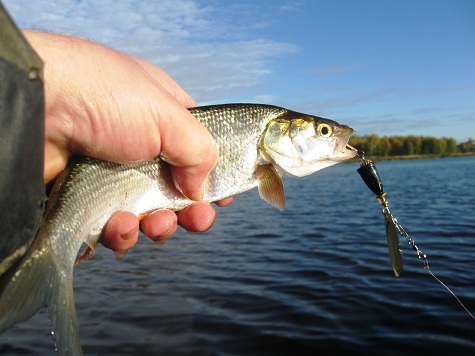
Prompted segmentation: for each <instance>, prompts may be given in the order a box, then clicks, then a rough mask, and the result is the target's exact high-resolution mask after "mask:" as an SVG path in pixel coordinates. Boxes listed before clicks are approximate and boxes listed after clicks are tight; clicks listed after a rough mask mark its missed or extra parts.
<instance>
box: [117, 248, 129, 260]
mask: <svg viewBox="0 0 475 356" xmlns="http://www.w3.org/2000/svg"><path fill="white" fill-rule="evenodd" d="M127 251H128V250H125V251H114V255H115V257H117V258H118V259H121V258H124V257H125V255H126V254H127Z"/></svg>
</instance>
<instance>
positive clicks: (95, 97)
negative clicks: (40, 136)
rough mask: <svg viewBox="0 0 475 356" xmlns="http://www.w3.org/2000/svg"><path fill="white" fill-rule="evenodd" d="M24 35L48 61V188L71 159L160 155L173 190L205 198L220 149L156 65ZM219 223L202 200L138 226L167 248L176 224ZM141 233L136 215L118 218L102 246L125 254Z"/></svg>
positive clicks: (201, 226)
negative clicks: (168, 167) (77, 156)
mask: <svg viewBox="0 0 475 356" xmlns="http://www.w3.org/2000/svg"><path fill="white" fill-rule="evenodd" d="M24 34H25V36H26V37H27V39H28V40H29V42H30V43H31V44H32V46H33V48H35V50H36V51H37V52H38V54H39V55H40V57H41V58H42V59H43V61H44V62H45V73H44V78H45V99H46V102H45V125H46V127H45V128H46V137H45V171H44V179H45V183H47V184H48V183H50V182H51V181H53V180H54V179H55V178H56V177H57V175H58V174H59V173H60V172H61V171H62V170H63V169H64V168H65V167H66V164H67V162H68V160H69V157H70V156H71V155H73V154H80V155H87V156H90V157H96V158H100V159H104V160H109V161H113V162H118V163H131V162H138V161H145V160H149V159H152V158H155V157H157V156H159V155H160V156H161V157H162V158H163V159H164V160H165V161H167V162H168V163H170V164H171V176H172V179H173V182H174V184H175V185H176V187H177V188H178V189H179V190H180V191H181V192H182V193H183V194H184V195H185V196H187V197H188V198H190V199H193V200H197V201H198V200H200V199H201V197H202V195H203V182H204V180H205V179H206V177H207V175H208V173H209V171H210V170H211V169H212V168H213V166H214V164H215V163H216V158H217V147H216V144H215V143H214V141H213V139H212V137H211V135H210V134H209V132H208V131H207V130H206V129H205V128H204V126H202V125H201V124H200V123H199V122H198V120H196V119H195V118H194V117H193V116H192V115H191V114H190V113H189V112H188V110H186V108H187V107H192V106H196V104H195V103H194V101H193V100H192V99H191V98H190V97H189V96H188V94H186V93H185V92H184V91H183V89H181V88H180V87H179V86H178V84H176V83H175V82H174V81H173V80H172V79H171V78H170V77H169V76H168V75H167V74H166V73H165V72H163V71H162V70H161V69H159V68H158V67H156V66H154V65H152V64H150V63H148V62H145V61H143V60H140V59H138V58H135V57H132V56H129V55H126V54H124V53H120V52H117V51H115V50H112V49H110V48H107V47H104V46H101V45H99V44H97V43H93V42H90V41H87V40H84V39H79V38H75V37H69V36H63V35H56V34H50V33H43V32H34V31H24ZM183 142H186V145H183ZM229 201H230V200H229V199H227V200H224V201H222V202H219V203H218V205H221V206H224V205H226V204H227V203H229ZM214 219H215V211H214V209H213V208H212V206H211V205H210V204H208V203H205V202H197V203H195V204H193V205H192V206H190V207H188V208H186V209H185V210H183V211H181V212H179V213H178V214H175V213H173V212H171V211H168V210H160V211H157V212H154V213H152V214H149V215H148V216H146V217H145V218H144V219H143V220H142V222H141V226H142V230H143V232H144V233H145V234H146V235H147V236H149V237H150V238H151V239H152V240H154V241H157V242H162V241H164V240H166V239H167V238H168V237H170V236H171V235H172V234H173V233H174V232H175V230H176V228H177V224H180V225H182V226H183V227H184V228H185V229H187V230H188V231H205V230H207V229H209V228H210V227H211V225H212V224H213V222H214ZM138 232H139V221H138V219H137V217H136V216H135V215H133V214H131V213H128V212H117V213H116V214H114V215H113V216H112V217H111V219H110V220H109V222H108V223H107V224H106V226H105V228H104V231H103V238H102V243H103V244H104V246H106V247H108V248H111V249H112V250H114V251H116V252H123V251H127V250H128V249H129V248H131V247H132V246H133V245H134V244H135V243H136V241H137V238H138Z"/></svg>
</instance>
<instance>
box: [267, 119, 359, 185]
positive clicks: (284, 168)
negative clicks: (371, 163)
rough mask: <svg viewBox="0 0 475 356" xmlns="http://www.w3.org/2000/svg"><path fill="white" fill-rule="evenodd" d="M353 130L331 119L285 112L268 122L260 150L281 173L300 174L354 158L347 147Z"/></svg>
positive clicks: (307, 173)
mask: <svg viewBox="0 0 475 356" xmlns="http://www.w3.org/2000/svg"><path fill="white" fill-rule="evenodd" d="M353 132H354V130H353V129H352V128H351V127H349V126H346V125H340V124H339V123H337V122H335V121H333V120H329V119H324V118H321V117H317V116H310V115H305V114H299V113H296V112H288V113H286V114H284V115H283V116H281V117H278V118H274V119H272V120H270V121H269V122H268V124H267V126H266V129H265V131H264V133H263V134H262V136H261V138H260V142H259V150H260V152H261V157H262V158H263V159H264V160H265V161H267V162H271V163H272V164H273V165H274V166H275V168H276V169H277V171H278V172H279V173H280V174H281V175H290V176H296V177H303V176H306V175H309V174H311V173H314V172H316V171H318V170H320V169H323V168H326V167H328V166H331V165H333V164H335V163H339V162H342V161H345V160H347V159H350V158H353V157H355V156H356V151H354V150H351V149H349V148H347V143H348V140H349V139H350V136H351V134H352V133H353Z"/></svg>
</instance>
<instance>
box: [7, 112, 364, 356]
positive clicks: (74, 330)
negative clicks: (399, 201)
mask: <svg viewBox="0 0 475 356" xmlns="http://www.w3.org/2000/svg"><path fill="white" fill-rule="evenodd" d="M189 110H190V112H191V114H192V115H194V116H195V117H196V118H197V119H198V120H199V121H200V122H201V123H202V124H203V125H204V126H205V127H206V128H207V129H208V130H209V132H210V133H211V134H212V135H213V138H214V140H215V141H216V143H217V146H218V149H219V154H218V160H217V164H216V166H215V167H214V169H213V170H212V171H211V173H210V174H209V176H208V178H207V180H206V182H205V191H204V196H203V200H204V201H207V202H214V201H217V200H221V199H224V198H227V197H230V196H234V195H236V194H239V193H242V192H244V191H247V190H249V189H252V188H255V187H257V188H258V191H259V195H260V196H261V198H262V199H264V200H265V201H267V202H268V203H269V204H271V205H273V206H275V207H277V208H278V209H280V210H283V209H284V206H285V194H284V185H283V181H282V178H283V177H284V176H291V177H303V176H306V175H309V174H311V173H314V172H316V171H318V170H321V169H323V168H326V167H329V166H331V165H333V164H336V163H339V162H342V161H345V160H347V159H350V158H353V157H354V156H355V155H356V151H355V150H354V149H350V148H348V147H347V143H348V140H349V138H350V135H351V134H352V133H353V129H352V128H350V127H349V126H346V125H341V124H338V123H337V122H335V121H332V120H329V119H325V118H321V117H318V116H312V115H307V114H302V113H298V112H295V111H291V110H287V109H284V108H281V107H278V106H272V105H263V104H223V105H211V106H203V107H196V108H191V109H189ZM192 203H193V201H192V200H190V199H188V198H186V197H185V196H183V195H182V194H181V193H180V192H179V191H178V190H177V189H176V188H175V187H174V186H173V184H172V183H171V178H170V169H169V165H168V164H167V163H166V162H165V161H163V160H162V159H160V158H156V159H153V160H149V161H147V162H142V163H133V164H118V163H113V162H107V161H102V160H99V159H95V158H91V157H78V158H77V159H75V160H74V161H72V162H71V164H70V165H68V167H67V168H66V169H65V170H64V171H63V172H62V173H61V175H60V176H59V177H58V179H57V181H56V183H55V185H54V187H53V188H52V191H51V193H50V196H49V199H48V203H47V207H46V212H45V215H44V217H43V219H42V222H41V224H40V227H39V230H38V233H37V235H36V237H35V240H34V241H33V244H32V245H31V247H30V249H29V250H28V252H27V253H26V254H25V256H23V258H22V259H21V260H20V261H19V262H18V263H17V264H16V265H15V266H14V267H13V268H11V269H10V270H9V271H8V272H7V273H6V274H5V275H4V276H2V279H1V280H0V332H2V331H4V330H6V329H7V328H9V327H11V326H12V325H14V324H16V323H18V322H20V321H23V320H26V319H28V318H30V317H31V316H32V315H34V314H35V313H36V312H37V311H38V310H39V309H41V308H43V307H46V308H47V310H48V314H49V318H50V325H51V335H52V337H53V341H54V346H55V350H56V351H57V352H58V353H59V354H61V355H62V354H70V355H81V354H82V350H81V344H80V339H79V331H78V325H77V320H76V311H75V307H74V293H73V284H72V279H73V268H74V265H75V263H76V262H77V260H76V258H77V259H78V261H83V260H86V259H88V258H90V257H92V256H93V255H94V249H95V246H96V244H97V243H98V241H99V239H100V236H101V232H102V229H103V227H104V225H105V224H106V222H107V221H108V219H109V218H110V216H111V215H112V214H113V213H114V212H116V211H118V210H124V211H130V212H133V213H134V214H136V215H137V216H144V215H145V214H147V213H150V212H152V211H154V210H157V209H171V210H174V211H180V210H182V209H183V208H185V207H187V206H189V205H190V204H192ZM83 244H86V246H87V248H86V252H84V254H82V255H80V256H79V257H78V252H79V251H80V249H81V246H82V245H83Z"/></svg>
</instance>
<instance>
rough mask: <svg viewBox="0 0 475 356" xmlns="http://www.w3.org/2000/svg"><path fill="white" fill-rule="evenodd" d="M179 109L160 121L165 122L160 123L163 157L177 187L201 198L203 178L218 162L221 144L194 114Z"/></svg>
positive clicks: (194, 198) (195, 198) (188, 196)
mask: <svg viewBox="0 0 475 356" xmlns="http://www.w3.org/2000/svg"><path fill="white" fill-rule="evenodd" d="M176 110H177V112H176V114H172V113H168V115H167V116H166V117H165V119H164V120H161V121H160V124H162V123H163V125H164V126H162V127H160V134H161V138H162V147H161V149H162V153H161V157H162V158H163V159H164V160H165V161H167V162H168V163H170V164H171V165H172V167H171V176H172V180H173V183H174V185H175V186H176V187H177V189H178V190H179V191H180V192H182V193H183V195H185V196H186V197H187V198H189V199H192V200H201V199H202V197H203V193H204V181H205V179H206V177H207V176H208V174H209V172H210V171H211V169H213V167H214V165H215V164H216V160H217V156H218V148H217V145H216V143H215V141H214V139H213V138H212V136H211V134H210V133H209V132H208V130H207V129H206V128H205V127H204V126H203V125H202V124H201V123H200V122H199V121H198V120H197V119H196V118H195V117H194V116H192V115H191V114H190V113H189V112H188V111H187V110H186V109H184V108H182V107H180V108H176ZM162 115H166V114H165V113H162ZM172 117H173V119H172Z"/></svg>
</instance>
